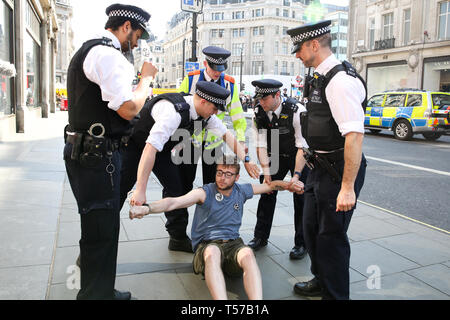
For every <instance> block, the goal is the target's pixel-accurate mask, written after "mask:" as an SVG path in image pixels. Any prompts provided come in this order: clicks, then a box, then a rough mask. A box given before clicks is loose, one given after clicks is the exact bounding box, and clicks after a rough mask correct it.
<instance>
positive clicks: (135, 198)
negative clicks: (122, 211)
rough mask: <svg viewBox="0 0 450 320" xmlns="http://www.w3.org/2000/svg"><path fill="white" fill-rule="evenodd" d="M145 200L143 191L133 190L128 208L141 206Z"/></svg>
mask: <svg viewBox="0 0 450 320" xmlns="http://www.w3.org/2000/svg"><path fill="white" fill-rule="evenodd" d="M146 201H147V199H146V198H145V191H144V192H142V191H138V190H134V192H133V195H132V196H131V199H130V206H142V205H143V204H144V203H145V202H146Z"/></svg>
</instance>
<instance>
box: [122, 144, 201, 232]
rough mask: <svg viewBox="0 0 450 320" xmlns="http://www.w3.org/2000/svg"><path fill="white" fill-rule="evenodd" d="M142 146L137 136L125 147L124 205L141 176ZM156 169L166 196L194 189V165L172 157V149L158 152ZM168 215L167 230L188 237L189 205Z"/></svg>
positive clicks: (181, 193) (154, 170) (123, 168)
mask: <svg viewBox="0 0 450 320" xmlns="http://www.w3.org/2000/svg"><path fill="white" fill-rule="evenodd" d="M142 151H143V150H142V149H141V148H139V147H138V146H137V145H136V144H135V142H134V141H133V140H130V141H129V143H128V146H127V147H124V148H123V149H122V151H121V154H122V162H123V165H122V171H121V178H122V179H121V185H120V207H121V208H122V206H123V204H124V202H125V200H126V198H127V194H128V192H129V191H130V190H131V189H132V188H133V186H134V184H135V183H136V180H137V170H138V166H139V160H140V159H141V154H142ZM152 172H153V173H154V174H155V175H156V177H157V178H158V180H159V182H160V183H161V185H162V186H163V191H162V197H163V198H167V197H179V196H182V195H185V194H186V193H188V192H189V191H191V190H192V187H193V181H194V179H195V172H194V179H192V176H191V175H192V168H191V165H190V164H184V163H182V164H180V165H176V164H174V162H173V161H172V158H171V153H170V152H166V151H162V152H158V153H157V154H156V158H155V164H154V166H153V170H152ZM164 214H165V216H166V219H167V222H166V230H167V232H168V233H169V235H170V236H171V237H173V238H178V239H179V238H183V237H186V236H187V235H186V228H187V225H188V221H189V220H188V219H189V214H188V211H187V209H186V208H183V209H177V210H173V211H169V212H165V213H164Z"/></svg>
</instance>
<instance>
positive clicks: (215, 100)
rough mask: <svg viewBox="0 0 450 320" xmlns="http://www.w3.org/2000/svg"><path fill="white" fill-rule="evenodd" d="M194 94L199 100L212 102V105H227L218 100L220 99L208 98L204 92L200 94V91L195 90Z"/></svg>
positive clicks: (223, 101) (224, 101)
mask: <svg viewBox="0 0 450 320" xmlns="http://www.w3.org/2000/svg"><path fill="white" fill-rule="evenodd" d="M195 93H196V94H198V95H199V96H200V97H201V98H203V99H205V100H208V101H209V102H212V103H214V104H222V105H225V104H226V103H227V101H226V100H223V99H220V98H216V97H213V96H210V95H209V94H206V93H204V92H201V91H200V90H196V91H195Z"/></svg>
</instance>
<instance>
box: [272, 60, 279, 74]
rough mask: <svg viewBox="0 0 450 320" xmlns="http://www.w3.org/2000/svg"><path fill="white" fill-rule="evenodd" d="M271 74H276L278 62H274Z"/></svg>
mask: <svg viewBox="0 0 450 320" xmlns="http://www.w3.org/2000/svg"><path fill="white" fill-rule="evenodd" d="M273 74H278V60H275V64H274V66H273Z"/></svg>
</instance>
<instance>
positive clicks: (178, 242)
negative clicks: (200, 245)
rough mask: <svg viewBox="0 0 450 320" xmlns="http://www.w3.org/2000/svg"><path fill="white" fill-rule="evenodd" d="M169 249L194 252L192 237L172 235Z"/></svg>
mask: <svg viewBox="0 0 450 320" xmlns="http://www.w3.org/2000/svg"><path fill="white" fill-rule="evenodd" d="M169 250H171V251H183V252H189V253H193V251H192V242H191V239H189V237H188V236H186V237H184V238H173V237H170V240H169Z"/></svg>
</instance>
